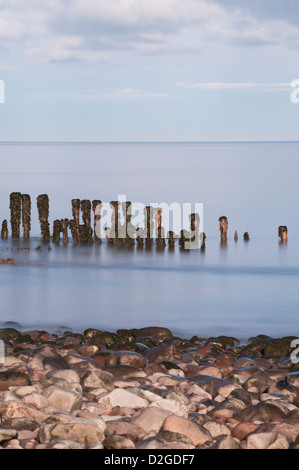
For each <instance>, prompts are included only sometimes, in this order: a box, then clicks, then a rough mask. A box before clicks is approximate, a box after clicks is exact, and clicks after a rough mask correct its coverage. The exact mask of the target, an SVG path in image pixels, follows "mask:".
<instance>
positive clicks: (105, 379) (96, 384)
mask: <svg viewBox="0 0 299 470" xmlns="http://www.w3.org/2000/svg"><path fill="white" fill-rule="evenodd" d="M81 383H82V386H83V387H84V389H86V390H91V389H97V388H103V389H105V390H108V391H112V390H113V389H114V384H113V375H112V374H110V373H109V372H105V371H103V370H97V369H94V370H89V371H87V372H85V373H84V374H83V376H82V377H81Z"/></svg>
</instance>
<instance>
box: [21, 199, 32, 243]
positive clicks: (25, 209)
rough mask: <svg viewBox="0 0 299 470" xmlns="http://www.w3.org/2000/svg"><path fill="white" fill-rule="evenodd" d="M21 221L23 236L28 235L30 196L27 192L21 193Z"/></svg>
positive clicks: (29, 226)
mask: <svg viewBox="0 0 299 470" xmlns="http://www.w3.org/2000/svg"><path fill="white" fill-rule="evenodd" d="M22 222H23V234H24V238H26V239H27V238H29V237H30V229H31V198H30V196H29V194H22Z"/></svg>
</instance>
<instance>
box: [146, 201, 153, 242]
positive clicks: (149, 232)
mask: <svg viewBox="0 0 299 470" xmlns="http://www.w3.org/2000/svg"><path fill="white" fill-rule="evenodd" d="M144 229H145V230H146V232H145V245H146V247H147V248H150V247H151V246H152V244H153V238H154V210H153V208H152V206H146V207H145V208H144Z"/></svg>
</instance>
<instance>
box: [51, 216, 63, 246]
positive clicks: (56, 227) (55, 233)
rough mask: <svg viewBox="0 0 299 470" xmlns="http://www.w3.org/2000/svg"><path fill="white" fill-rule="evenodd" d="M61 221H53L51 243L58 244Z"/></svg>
mask: <svg viewBox="0 0 299 470" xmlns="http://www.w3.org/2000/svg"><path fill="white" fill-rule="evenodd" d="M61 228H62V227H61V220H58V219H56V220H54V222H53V234H52V241H53V243H56V244H58V243H59V241H60V232H61Z"/></svg>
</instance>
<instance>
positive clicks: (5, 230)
mask: <svg viewBox="0 0 299 470" xmlns="http://www.w3.org/2000/svg"><path fill="white" fill-rule="evenodd" d="M1 238H3V240H7V238H8V226H7V220H6V219H5V220H3V222H2V227H1Z"/></svg>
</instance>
